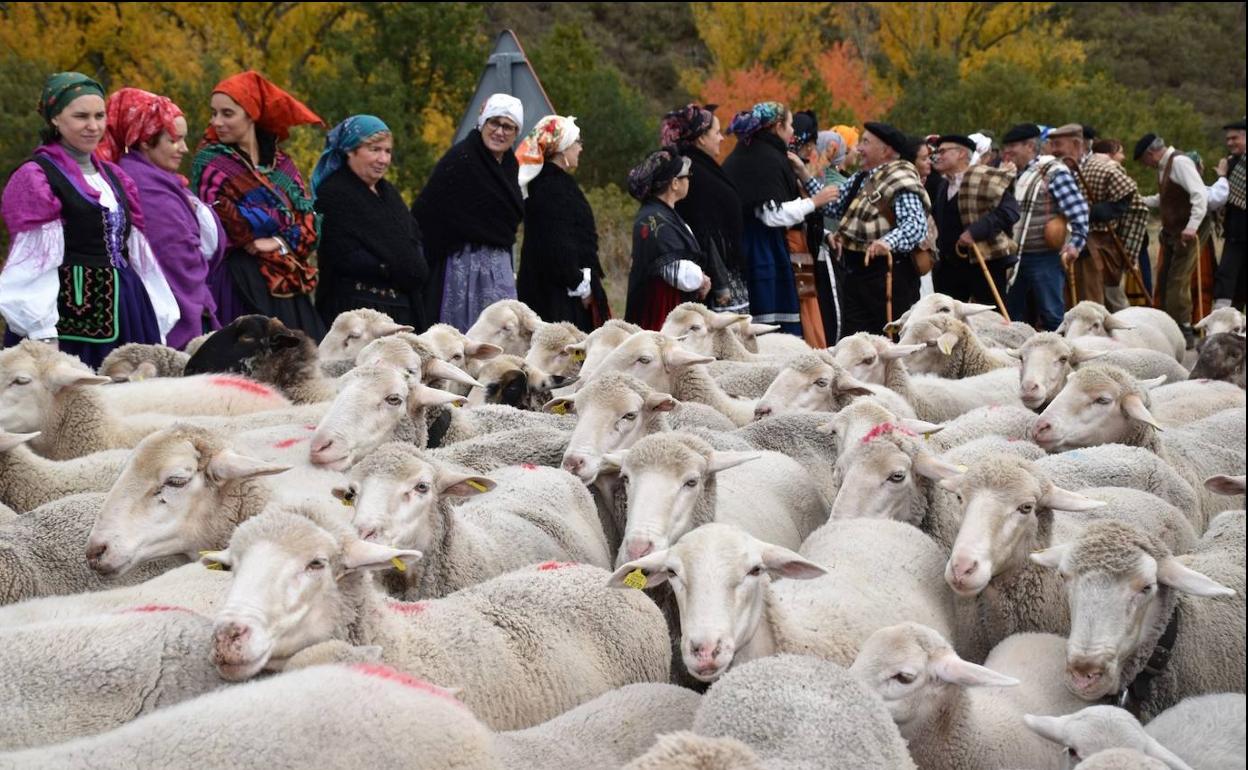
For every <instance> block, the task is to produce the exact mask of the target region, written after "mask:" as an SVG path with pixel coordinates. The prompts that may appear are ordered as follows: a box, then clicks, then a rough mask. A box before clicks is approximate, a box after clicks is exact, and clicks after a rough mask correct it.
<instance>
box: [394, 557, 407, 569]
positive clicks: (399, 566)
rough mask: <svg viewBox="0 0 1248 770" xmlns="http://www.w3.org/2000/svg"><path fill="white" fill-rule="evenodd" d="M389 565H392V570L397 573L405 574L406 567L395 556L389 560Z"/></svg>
mask: <svg viewBox="0 0 1248 770" xmlns="http://www.w3.org/2000/svg"><path fill="white" fill-rule="evenodd" d="M390 563H391V564H393V565H394V568H395V569H397V570H398V571H399V572H407V565H406V564H404V563H403V560H402V559H400V558H399V557H397V556H396V557H394V558H393V559H391V560H390Z"/></svg>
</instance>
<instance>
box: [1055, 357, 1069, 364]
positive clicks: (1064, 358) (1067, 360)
mask: <svg viewBox="0 0 1248 770" xmlns="http://www.w3.org/2000/svg"><path fill="white" fill-rule="evenodd" d="M1069 361H1070V358H1068V357H1067V356H1062V357H1061V358H1059V359H1057V362H1058V363H1059V364H1066V363H1068V362H1069Z"/></svg>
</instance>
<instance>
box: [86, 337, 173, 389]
mask: <svg viewBox="0 0 1248 770" xmlns="http://www.w3.org/2000/svg"><path fill="white" fill-rule="evenodd" d="M190 358H191V356H190V354H189V353H183V352H182V351H180V350H174V349H173V348H171V347H167V346H165V345H144V344H142V343H138V342H128V343H126V344H125V345H122V346H121V347H118V348H116V349H114V350H113V351H112V352H111V353H109V354H108V355H107V356H105V357H104V360H103V361H101V362H100V368H99V370H98V371H97V373H98V374H100V375H101V376H104V377H108V378H109V379H111V380H112V381H114V382H138V381H139V380H146V379H150V378H152V377H181V376H182V371H183V370H184V369H185V368H186V362H187V361H189V360H190Z"/></svg>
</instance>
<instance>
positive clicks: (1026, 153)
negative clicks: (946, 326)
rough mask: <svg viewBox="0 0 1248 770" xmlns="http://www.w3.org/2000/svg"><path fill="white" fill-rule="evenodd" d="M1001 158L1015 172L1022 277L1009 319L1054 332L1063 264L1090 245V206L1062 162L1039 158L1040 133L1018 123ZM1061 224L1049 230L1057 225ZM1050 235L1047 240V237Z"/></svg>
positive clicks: (1061, 303) (1013, 291)
mask: <svg viewBox="0 0 1248 770" xmlns="http://www.w3.org/2000/svg"><path fill="white" fill-rule="evenodd" d="M1001 144H1002V149H1001V157H1002V160H1003V161H1004V162H1005V163H1006V164H1008V167H1009V168H1012V169H1015V170H1017V174H1018V175H1017V178H1016V180H1015V182H1014V197H1015V198H1016V199H1017V200H1018V205H1019V213H1020V215H1021V216H1020V219H1019V220H1018V224H1016V225H1015V227H1014V241H1015V242H1016V243H1017V244H1018V246H1017V249H1018V251H1017V254H1016V255H1017V257H1018V258H1019V262H1018V271H1017V273H1016V275H1015V277H1014V284H1013V285H1012V286H1011V287H1010V293H1009V294H1008V295H1007V296H1006V298H1005V305H1006V308H1007V309H1008V310H1009V311H1010V318H1013V319H1014V320H1016V321H1026V322H1033V319H1034V323H1036V324H1037V325H1038V326H1039V327H1040V328H1042V329H1044V330H1046V331H1054V330H1055V329H1057V327H1058V326H1059V325H1060V324H1061V323H1062V316H1063V314H1064V313H1065V311H1066V301H1065V300H1064V299H1063V292H1064V291H1065V290H1066V271H1065V270H1063V269H1062V264H1063V262H1073V261H1074V260H1075V259H1077V258H1078V257H1079V252H1080V251H1082V250H1083V247H1084V244H1085V243H1087V240H1088V202H1087V201H1086V200H1084V197H1083V193H1082V192H1081V191H1080V190H1079V183H1078V182H1077V181H1075V177H1074V175H1073V174H1071V173H1070V169H1068V168H1066V166H1065V164H1063V163H1062V162H1061V161H1060V160H1058V159H1057V158H1055V157H1053V156H1052V155H1045V154H1043V153H1041V151H1040V150H1041V132H1040V127H1039V126H1037V125H1036V124H1035V123H1020V124H1018V125H1017V126H1014V127H1013V128H1011V129H1010V130H1009V131H1007V132H1006V133H1005V136H1003V137H1002V138H1001ZM1055 219H1056V220H1062V219H1064V220H1065V222H1058V223H1056V224H1054V225H1050V223H1051V222H1053V221H1054V220H1055ZM1046 234H1047V237H1046Z"/></svg>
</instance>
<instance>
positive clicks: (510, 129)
mask: <svg viewBox="0 0 1248 770" xmlns="http://www.w3.org/2000/svg"><path fill="white" fill-rule="evenodd" d="M485 127H486V128H488V129H489V130H490V131H494V132H498V133H501V134H503V135H504V136H512V135H514V134H515V133H516V132H517V131H519V130H520V127H519V126H517V125H514V124H512V123H504V122H503V121H501V120H499V119H498V118H490V119H489V120H487V121H485Z"/></svg>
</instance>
